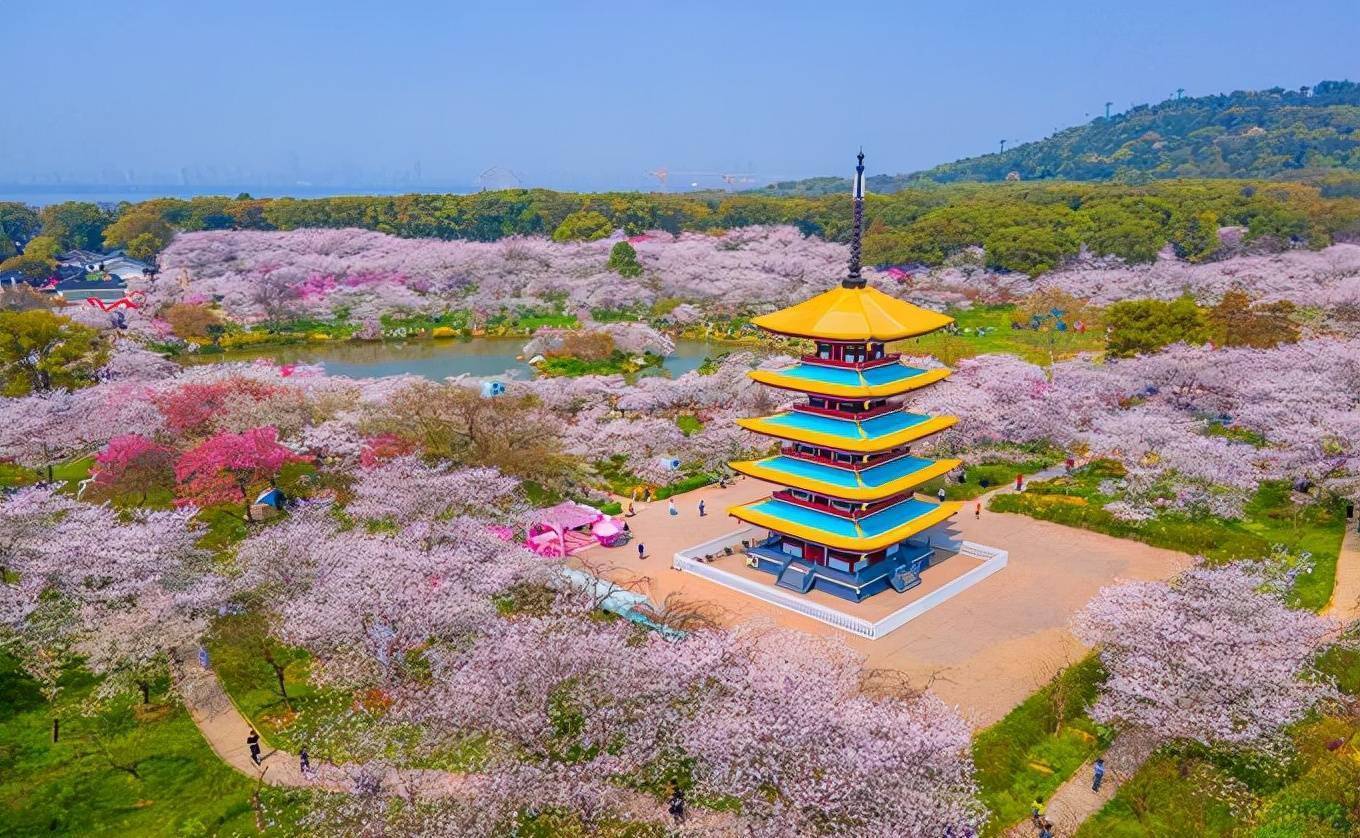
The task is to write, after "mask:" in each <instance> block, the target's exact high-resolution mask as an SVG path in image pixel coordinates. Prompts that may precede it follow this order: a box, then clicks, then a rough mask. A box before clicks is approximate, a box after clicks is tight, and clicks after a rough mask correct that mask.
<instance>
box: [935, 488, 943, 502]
mask: <svg viewBox="0 0 1360 838" xmlns="http://www.w3.org/2000/svg"><path fill="white" fill-rule="evenodd" d="M935 497H937V498H939V499H940V503H944V487H943V486H941V487H940V491H938V492H936V493H935Z"/></svg>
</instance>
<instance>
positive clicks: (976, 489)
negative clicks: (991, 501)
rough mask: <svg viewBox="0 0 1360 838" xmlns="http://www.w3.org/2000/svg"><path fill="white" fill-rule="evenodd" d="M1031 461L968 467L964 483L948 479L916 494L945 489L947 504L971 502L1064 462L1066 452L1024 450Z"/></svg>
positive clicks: (922, 486)
mask: <svg viewBox="0 0 1360 838" xmlns="http://www.w3.org/2000/svg"><path fill="white" fill-rule="evenodd" d="M1023 450H1024V451H1025V454H1026V456H1027V457H1028V459H1026V460H1024V461H1022V462H1018V463H1012V462H1009V461H1008V462H986V461H985V460H984V461H983V462H981V463H978V464H976V465H970V466H966V467H965V468H964V470H963V482H962V483H960V482H959V481H958V480H955V479H951V478H950V477H948V476H945V477H937V478H935V479H934V480H931V481H930V482H928V483H923V484H922V485H921V486H920V487H919V488H917V490H916V491H918V492H920V493H922V494H926V495H930V496H931V497H935V495H936V493H937V492H938V491H939V490H940V487H941V486H943V487H944V494H945V499H946V500H972V499H973V498H975V497H977V496H978V495H981V494H985V493H986V492H990V491H991V490H993V489H996V488H998V487H1001V486H1007V485H1010V484H1012V483H1014V482H1015V475H1017V474H1034V473H1035V472H1037V471H1042V470H1044V469H1046V468H1048V467H1049V466H1052V465H1056V464H1057V463H1060V462H1062V461H1063V457H1064V456H1065V455H1064V454H1063V452H1061V451H1059V450H1058V449H1056V448H1043V447H1032V448H1027V449H1023Z"/></svg>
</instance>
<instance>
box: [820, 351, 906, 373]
mask: <svg viewBox="0 0 1360 838" xmlns="http://www.w3.org/2000/svg"><path fill="white" fill-rule="evenodd" d="M901 360H902V353H901V352H889V353H888V354H886V355H884V356H883V357H882V358H870V359H868V360H865V361H838V360H836V359H835V358H823V357H822V356H820V355H816V354H812V355H804V356H803V357H802V361H803V363H805V364H817V365H820V366H823V367H839V368H841V369H848V370H867V369H872V368H874V367H886V366H887V365H888V364H896V363H897V362H899V361H901Z"/></svg>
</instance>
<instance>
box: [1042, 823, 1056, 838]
mask: <svg viewBox="0 0 1360 838" xmlns="http://www.w3.org/2000/svg"><path fill="white" fill-rule="evenodd" d="M1039 838H1053V821H1050V820H1048V819H1042V820H1040V821H1039Z"/></svg>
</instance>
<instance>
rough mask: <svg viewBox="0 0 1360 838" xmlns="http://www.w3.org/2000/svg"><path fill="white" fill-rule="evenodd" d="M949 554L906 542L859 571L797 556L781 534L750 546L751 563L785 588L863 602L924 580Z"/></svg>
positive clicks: (747, 550)
mask: <svg viewBox="0 0 1360 838" xmlns="http://www.w3.org/2000/svg"><path fill="white" fill-rule="evenodd" d="M947 555H948V554H945V553H943V552H939V551H936V550H935V548H933V547H928V546H926V545H924V544H922V545H914V544H911V543H907V544H903V545H902V547H901V548H900V549H899V551H898V554H897V555H896V556H894V557H893V558H891V559H885V560H883V561H881V562H878V563H876V564H872V565H869V566H868V567H866V568H864V569H863V570H860V571H858V572H856V573H846V572H845V571H841V570H836V569H835V568H832V567H826V566H825V565H819V564H815V563H813V562H809V561H805V560H803V559H797V558H794V557H792V556H790V555H788V554H787V553H784V552H782V551H781V550H780V549H779V541H778V539H777V538H775V539H771V540H770V541H769V542H767V543H764V544H760V545H758V546H754V547H748V548H746V557H747V564H748V566H750V567H754V568H755V569H756V570H763V571H765V572H766V573H770V574H773V575H774V577H775V584H776V585H778V586H779V587H781V588H786V589H788V590H791V591H797V592H798V593H800V594H805V593H807V592H808V591H812V590H818V591H825V592H826V593H828V594H831V595H832V596H837V597H840V598H841V599H848V600H850V601H851V602H862V601H864V600H865V599H867V598H869V597H871V596H873V595H874V594H877V593H880V592H882V591H886V590H889V589H892V590H895V591H897V592H898V593H899V594H900V593H905V592H907V591H909V590H911V589H912V588H915V587H916V586H917V585H919V584H921V573H922V572H924V571H925V570H926V568H928V567H930V565H931V564H936V563H938V562H940V561H943V560H944V559H945V558H946V557H947Z"/></svg>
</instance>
